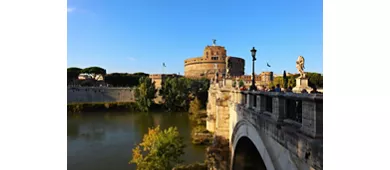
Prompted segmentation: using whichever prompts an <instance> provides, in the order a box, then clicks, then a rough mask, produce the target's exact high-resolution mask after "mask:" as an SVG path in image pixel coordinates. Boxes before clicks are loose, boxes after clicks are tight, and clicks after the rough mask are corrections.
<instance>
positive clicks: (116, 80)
mask: <svg viewBox="0 0 390 170" xmlns="http://www.w3.org/2000/svg"><path fill="white" fill-rule="evenodd" d="M141 77H143V76H141V75H134V74H128V73H111V74H107V75H106V76H105V78H104V81H105V82H106V83H108V84H110V85H112V86H114V87H133V86H138V85H139V79H140V78H141Z"/></svg>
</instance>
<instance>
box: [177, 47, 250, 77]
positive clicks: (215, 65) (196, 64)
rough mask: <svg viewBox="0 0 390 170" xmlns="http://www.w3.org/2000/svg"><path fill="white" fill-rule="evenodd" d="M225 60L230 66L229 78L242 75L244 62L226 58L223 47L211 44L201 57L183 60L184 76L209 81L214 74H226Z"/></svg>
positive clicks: (236, 58)
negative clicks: (227, 60)
mask: <svg viewBox="0 0 390 170" xmlns="http://www.w3.org/2000/svg"><path fill="white" fill-rule="evenodd" d="M226 58H228V59H229V61H230V62H231V64H232V65H231V69H230V75H231V76H242V75H244V69H245V60H244V59H242V58H238V57H232V56H227V52H226V49H225V47H223V46H217V45H215V44H213V45H212V46H206V47H205V49H204V50H203V55H202V56H200V57H195V58H189V59H186V60H184V76H185V77H189V78H208V79H211V78H213V77H214V76H215V73H216V72H218V73H219V74H220V75H222V74H226V64H227V62H226Z"/></svg>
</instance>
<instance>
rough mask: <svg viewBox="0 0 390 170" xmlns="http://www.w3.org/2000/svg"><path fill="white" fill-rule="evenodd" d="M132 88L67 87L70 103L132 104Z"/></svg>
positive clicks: (133, 98)
mask: <svg viewBox="0 0 390 170" xmlns="http://www.w3.org/2000/svg"><path fill="white" fill-rule="evenodd" d="M134 100H135V97H134V88H127V87H68V88H67V101H68V104H70V103H104V102H134Z"/></svg>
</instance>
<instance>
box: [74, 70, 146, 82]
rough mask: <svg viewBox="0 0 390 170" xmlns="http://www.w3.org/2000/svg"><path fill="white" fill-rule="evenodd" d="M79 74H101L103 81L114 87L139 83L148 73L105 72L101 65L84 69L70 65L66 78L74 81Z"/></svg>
mask: <svg viewBox="0 0 390 170" xmlns="http://www.w3.org/2000/svg"><path fill="white" fill-rule="evenodd" d="M80 74H90V75H92V78H94V76H96V75H103V76H104V81H105V83H107V84H110V85H111V86H114V87H133V86H138V85H139V79H140V78H141V77H144V76H149V74H146V73H142V72H137V73H133V74H129V73H111V74H107V72H106V70H105V69H104V68H101V67H96V66H94V67H87V68H84V69H81V68H77V67H70V68H68V69H67V79H68V82H69V81H75V80H77V79H78V77H79V75H80Z"/></svg>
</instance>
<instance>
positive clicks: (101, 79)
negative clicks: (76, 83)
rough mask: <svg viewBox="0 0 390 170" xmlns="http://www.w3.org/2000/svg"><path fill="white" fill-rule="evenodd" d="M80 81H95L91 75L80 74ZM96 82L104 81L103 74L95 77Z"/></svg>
mask: <svg viewBox="0 0 390 170" xmlns="http://www.w3.org/2000/svg"><path fill="white" fill-rule="evenodd" d="M78 79H79V80H91V79H93V76H92V75H91V74H80V75H79V77H78ZM95 80H97V81H104V77H103V75H101V74H97V75H95Z"/></svg>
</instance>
